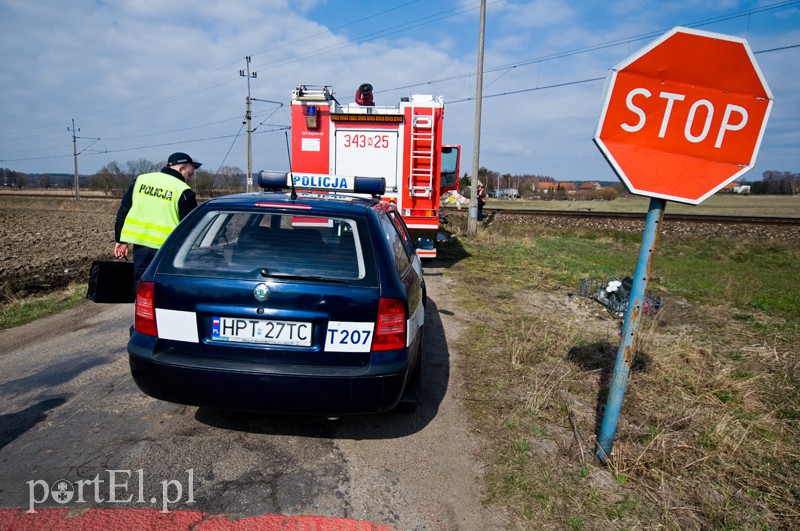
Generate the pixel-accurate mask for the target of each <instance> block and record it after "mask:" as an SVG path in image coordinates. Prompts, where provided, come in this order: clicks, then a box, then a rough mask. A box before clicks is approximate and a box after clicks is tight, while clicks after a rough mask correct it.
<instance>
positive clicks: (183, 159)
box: [167, 153, 203, 168]
mask: <svg viewBox="0 0 800 531" xmlns="http://www.w3.org/2000/svg"><path fill="white" fill-rule="evenodd" d="M178 164H191V165H192V166H194V167H195V168H199V167H200V166H202V165H203V164H202V163H201V162H197V161H195V160H192V157H190V156H189V155H187V154H186V153H173V154H172V155H170V156H169V159H167V166H177V165H178Z"/></svg>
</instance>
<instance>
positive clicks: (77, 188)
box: [67, 118, 81, 201]
mask: <svg viewBox="0 0 800 531" xmlns="http://www.w3.org/2000/svg"><path fill="white" fill-rule="evenodd" d="M67 131H72V159H73V162H74V164H75V201H78V200H79V199H80V198H81V192H80V186H79V184H80V183H78V141H77V139H76V137H75V132H76V131H80V129H75V118H73V119H72V129H70V128H69V127H67Z"/></svg>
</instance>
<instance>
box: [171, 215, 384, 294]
mask: <svg viewBox="0 0 800 531" xmlns="http://www.w3.org/2000/svg"><path fill="white" fill-rule="evenodd" d="M361 221H362V222H363V221H364V220H361ZM359 225H360V223H359V220H358V219H348V218H340V217H329V216H316V215H315V216H309V215H303V216H299V215H293V214H283V213H263V212H257V213H256V212H239V211H223V210H217V211H214V210H212V211H209V212H207V213H206V214H205V215H204V216H202V217H201V218H200V219H199V221H198V222H197V223H195V224H194V226H193V227H192V228H191V229H190V230H189V231H188V233H187V232H186V231H185V230H184V231H183V232H182V233H183V234H186V236H185V237H184V238H181V239H179V240H177V241H174V242H173V244H172V245H171V249H170V250H169V251H168V252H167V254H166V255H165V257H164V261H165V263H164V262H162V267H160V268H159V271H160V272H165V273H182V274H188V275H198V276H223V277H232V278H243V277H249V276H250V274H251V273H253V272H257V273H258V274H261V275H264V272H263V270H264V269H266V270H267V271H266V273H267V274H268V275H269V276H274V277H281V276H287V277H290V276H299V277H312V278H321V279H330V280H344V281H350V280H360V279H363V278H365V276H366V275H367V274H368V271H367V268H368V265H369V264H368V261H366V260H365V258H364V257H365V252H364V244H363V243H362V238H361V237H360V234H361V233H362V232H364V233H365V232H366V228H365V227H360V226H359ZM364 240H365V241H368V239H366V238H364Z"/></svg>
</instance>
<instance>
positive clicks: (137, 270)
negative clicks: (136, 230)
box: [133, 245, 158, 293]
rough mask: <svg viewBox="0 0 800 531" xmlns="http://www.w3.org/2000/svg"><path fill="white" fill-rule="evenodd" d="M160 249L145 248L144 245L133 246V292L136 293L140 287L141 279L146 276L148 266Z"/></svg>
mask: <svg viewBox="0 0 800 531" xmlns="http://www.w3.org/2000/svg"><path fill="white" fill-rule="evenodd" d="M156 251H158V249H153V248H152V247H145V246H143V245H134V246H133V292H134V293H136V288H137V287H138V286H139V279H140V278H142V275H144V272H145V270H146V269H147V266H149V265H150V262H152V261H153V257H154V256H155V255H156Z"/></svg>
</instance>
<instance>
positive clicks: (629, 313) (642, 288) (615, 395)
mask: <svg viewBox="0 0 800 531" xmlns="http://www.w3.org/2000/svg"><path fill="white" fill-rule="evenodd" d="M666 204H667V202H666V201H665V200H664V199H657V198H653V199H651V200H650V207H649V209H648V211H647V219H646V221H645V226H644V232H643V233H642V247H641V249H640V250H639V262H638V263H637V264H636V273H635V274H634V276H633V284H632V285H631V296H630V299H629V300H628V309H627V310H626V311H625V322H624V324H623V325H622V341H621V342H620V344H619V350H617V359H616V361H615V362H614V372H613V373H612V375H611V388H610V389H609V391H608V400H607V402H606V407H605V413H604V414H603V424H602V425H601V426H600V435H599V437H598V439H597V457H598V458H599V459H600V460H601V461H602V462H603V463H605V462H606V460H607V459H608V456H610V455H611V446H612V445H613V444H614V434H615V433H616V431H617V423H618V422H619V413H620V410H621V409H622V399H623V398H624V396H625V388H626V387H627V385H628V376H629V375H630V371H631V363H633V354H634V341H633V339H634V333H635V332H636V329H637V328H638V327H639V320H640V319H641V317H642V313H643V311H644V300H645V293H646V292H647V282H648V281H649V279H650V271H651V268H652V265H653V255H654V254H655V251H656V243H657V242H658V234H659V232H660V229H661V222H662V221H663V219H664V209H665V207H666Z"/></svg>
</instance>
